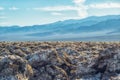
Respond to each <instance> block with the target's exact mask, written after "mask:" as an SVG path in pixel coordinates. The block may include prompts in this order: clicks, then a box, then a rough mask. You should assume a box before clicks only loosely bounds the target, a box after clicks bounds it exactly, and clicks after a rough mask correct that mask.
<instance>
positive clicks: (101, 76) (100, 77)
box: [0, 42, 120, 80]
mask: <svg viewBox="0 0 120 80" xmlns="http://www.w3.org/2000/svg"><path fill="white" fill-rule="evenodd" d="M0 80H120V42H0Z"/></svg>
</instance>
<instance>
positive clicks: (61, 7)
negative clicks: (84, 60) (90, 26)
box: [0, 0, 120, 26]
mask: <svg viewBox="0 0 120 80" xmlns="http://www.w3.org/2000/svg"><path fill="white" fill-rule="evenodd" d="M104 15H120V0H0V26H11V25H19V26H27V25H38V24H46V23H51V22H56V21H62V20H66V19H82V18H86V17H89V16H104Z"/></svg>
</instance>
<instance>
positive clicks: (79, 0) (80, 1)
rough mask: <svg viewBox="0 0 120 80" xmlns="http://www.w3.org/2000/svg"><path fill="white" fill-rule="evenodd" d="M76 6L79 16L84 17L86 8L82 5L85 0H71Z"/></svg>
mask: <svg viewBox="0 0 120 80" xmlns="http://www.w3.org/2000/svg"><path fill="white" fill-rule="evenodd" d="M73 2H74V3H75V5H76V7H77V12H78V15H79V17H80V18H85V17H87V16H88V12H87V8H86V6H85V5H84V3H85V0H73Z"/></svg>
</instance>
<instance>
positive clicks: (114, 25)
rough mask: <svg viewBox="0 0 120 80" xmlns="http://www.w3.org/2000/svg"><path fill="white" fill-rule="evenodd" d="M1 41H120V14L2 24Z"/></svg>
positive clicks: (0, 28)
mask: <svg viewBox="0 0 120 80" xmlns="http://www.w3.org/2000/svg"><path fill="white" fill-rule="evenodd" d="M0 41H120V15H108V16H100V17H97V16H91V17H88V18H84V19H80V20H79V19H75V20H74V19H70V20H64V21H58V22H54V23H50V24H44V25H33V26H23V27H19V26H9V27H8V26H4V27H3V26H1V27H0Z"/></svg>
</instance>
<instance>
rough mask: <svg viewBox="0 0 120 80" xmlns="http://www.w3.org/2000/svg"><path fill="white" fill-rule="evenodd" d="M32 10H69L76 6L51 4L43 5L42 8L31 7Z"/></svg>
mask: <svg viewBox="0 0 120 80" xmlns="http://www.w3.org/2000/svg"><path fill="white" fill-rule="evenodd" d="M33 9H34V10H43V11H69V10H76V9H77V7H74V6H51V7H43V8H33Z"/></svg>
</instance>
